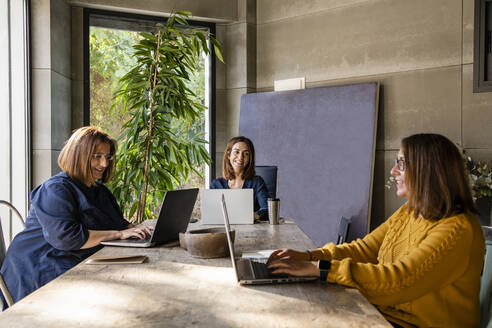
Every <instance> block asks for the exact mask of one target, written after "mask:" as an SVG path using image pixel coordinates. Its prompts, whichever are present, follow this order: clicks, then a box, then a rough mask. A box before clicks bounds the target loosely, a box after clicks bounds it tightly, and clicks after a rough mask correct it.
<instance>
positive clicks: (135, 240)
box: [127, 237, 150, 244]
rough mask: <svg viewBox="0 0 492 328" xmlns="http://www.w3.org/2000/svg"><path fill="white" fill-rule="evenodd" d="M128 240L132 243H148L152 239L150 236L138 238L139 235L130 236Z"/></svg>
mask: <svg viewBox="0 0 492 328" xmlns="http://www.w3.org/2000/svg"><path fill="white" fill-rule="evenodd" d="M127 240H131V242H132V243H142V244H143V243H147V242H149V241H150V238H147V239H140V238H137V237H130V238H128V239H127Z"/></svg>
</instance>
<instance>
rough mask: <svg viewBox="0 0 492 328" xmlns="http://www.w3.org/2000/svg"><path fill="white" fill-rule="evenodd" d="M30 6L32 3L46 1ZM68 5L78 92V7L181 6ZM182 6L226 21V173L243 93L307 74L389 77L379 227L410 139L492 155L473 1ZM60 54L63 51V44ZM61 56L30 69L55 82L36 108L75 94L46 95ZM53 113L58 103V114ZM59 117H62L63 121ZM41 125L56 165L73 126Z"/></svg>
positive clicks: (310, 82)
mask: <svg viewBox="0 0 492 328" xmlns="http://www.w3.org/2000/svg"><path fill="white" fill-rule="evenodd" d="M58 2H60V3H61V4H60V6H61V8H66V6H64V5H63V3H62V1H61V0H52V1H51V3H52V4H54V3H58ZM33 3H34V4H33V7H36V6H39V5H37V4H40V3H50V2H49V1H48V0H44V1H41V0H38V1H33ZM68 3H69V4H70V5H72V15H73V16H72V21H71V24H72V47H75V48H72V52H73V57H72V65H73V67H72V83H73V86H74V87H75V88H79V90H80V88H81V83H82V75H81V71H80V66H79V68H77V65H79V64H80V63H81V56H80V54H81V52H79V50H80V45H81V39H80V37H81V34H80V33H81V29H82V21H81V9H80V8H76V7H78V6H89V7H96V8H103V9H110V10H121V11H129V12H136V13H146V14H155V15H165V14H166V13H168V12H170V11H171V10H172V8H175V7H176V4H177V3H178V2H177V1H173V0H166V1H157V0H152V1H145V2H135V1H125V0H79V1H74V0H72V1H68ZM179 5H180V7H182V8H185V7H186V8H187V9H189V10H191V11H192V12H193V13H194V15H195V16H196V17H197V18H198V19H206V20H209V21H216V22H218V24H217V38H218V39H219V41H221V42H222V43H223V46H224V58H225V61H226V64H225V65H224V64H220V63H217V71H216V73H217V107H216V130H217V140H216V141H217V148H216V149H217V162H218V163H217V164H218V165H217V173H219V174H220V161H221V158H222V151H223V149H224V148H225V144H226V142H227V140H228V139H229V138H230V137H232V136H235V135H237V133H238V127H239V102H240V97H241V95H242V94H243V93H246V92H262V91H271V90H273V81H274V80H276V79H286V78H292V77H300V76H305V77H306V86H307V87H308V88H310V87H318V86H327V85H336V84H346V83H354V82H365V81H380V82H381V85H382V89H381V95H380V99H381V103H380V112H379V125H378V136H377V151H376V168H375V177H374V178H375V184H374V198H373V199H374V202H373V223H375V224H378V223H379V222H382V220H384V218H386V217H387V216H388V215H390V214H391V213H392V212H393V211H394V210H395V209H396V208H397V207H398V206H399V205H400V204H401V203H402V201H401V200H400V199H398V198H397V197H396V196H395V195H394V191H393V190H391V191H388V190H386V189H385V188H384V182H385V180H386V178H387V177H388V176H389V170H390V168H391V166H392V161H393V159H394V157H395V155H396V153H397V149H398V147H399V141H400V139H401V138H402V137H404V136H407V135H409V134H412V133H417V132H436V133H441V134H444V135H446V136H448V137H449V138H450V139H451V140H453V141H454V142H456V143H458V144H460V145H462V146H463V147H464V148H465V149H466V150H467V151H468V152H469V153H470V154H471V155H472V156H474V157H475V158H477V159H491V158H492V132H491V131H492V129H490V128H489V127H491V126H492V109H491V108H489V107H491V105H492V93H481V94H474V93H472V74H473V0H435V1H425V0H415V1H404V0H371V1H369V0H311V1H304V0H237V1H226V0H207V1H195V0H189V1H187V2H183V1H181V2H179ZM41 9H43V8H40V9H38V10H41ZM43 10H44V12H49V13H50V15H52V13H53V11H54V10H55V8H54V7H53V5H51V7H49V10H48V9H47V8H44V9H43ZM57 10H61V9H57ZM62 11H63V13H64V12H65V9H63V10H62ZM74 13H75V14H74ZM50 15H48V18H49V17H50ZM33 17H35V18H34V19H35V20H36V19H37V20H41V19H45V20H46V19H47V18H43V17H39V18H36V15H35V14H33ZM61 17H62V18H63V17H65V16H64V15H61ZM64 21H65V19H64V18H63V19H62V20H61V22H51V21H50V20H49V19H48V20H47V21H45V22H42V21H39V22H38V24H39V26H40V27H41V28H40V30H39V31H36V29H33V31H34V32H33V33H34V34H35V35H34V36H33V37H35V36H36V35H38V34H40V33H44V34H45V35H44V36H43V38H44V40H52V39H53V33H54V32H51V33H47V32H45V29H46V28H45V29H43V28H42V27H43V26H45V27H46V26H47V25H46V24H48V26H51V29H55V30H56V29H57V28H58V26H59V25H61V26H63V24H64V23H63V22H64ZM67 29H68V30H69V27H68V28H67ZM43 31H44V32H43ZM65 31H66V30H65ZM50 38H51V39H50ZM51 42H52V41H51ZM77 44H78V46H77ZM38 47H41V45H38ZM77 47H79V48H77ZM52 48H53V47H51V50H53V49H52ZM57 51H61V53H62V54H63V53H66V52H67V50H66V49H65V48H64V46H62V47H59V49H58V50H57ZM33 53H34V52H33ZM67 58H70V57H67ZM33 63H34V61H33ZM54 63H55V60H54V56H53V55H52V56H51V58H50V60H47V61H43V62H42V63H38V64H37V66H35V68H34V69H33V80H36V79H37V80H38V81H50V83H42V82H36V81H34V84H33V85H34V87H33V94H34V96H35V97H41V98H42V97H47V98H49V99H48V100H46V101H44V102H43V101H41V102H40V103H47V102H48V101H51V102H53V101H55V99H56V100H58V98H57V97H54V96H53V93H54V92H55V91H56V92H59V93H61V95H67V94H69V92H66V91H63V90H61V91H60V90H55V91H51V90H46V88H47V87H48V86H49V87H52V86H54V85H55V83H57V81H59V80H61V82H60V83H61V85H62V86H65V85H66V84H65V83H64V82H66V77H67V76H69V75H67V73H66V72H64V70H63V67H66V66H65V65H60V67H57V66H56V65H55V64H54ZM36 83H37V84H36ZM73 94H74V96H73V97H72V108H73V111H72V123H71V124H72V127H77V126H78V125H80V124H81V123H80V122H81V108H82V106H81V101H82V100H81V94H80V93H79V94H77V93H76V92H73ZM47 95H50V96H47ZM56 108H60V106H59V105H58V106H57V107H56ZM33 109H34V108H33ZM37 110H38V112H41V113H42V112H43V111H42V110H40V109H37ZM56 110H58V109H51V113H53V112H56ZM45 111H47V112H48V113H50V111H49V110H45ZM35 112H36V109H35ZM63 115H65V114H63ZM63 115H62V116H61V118H62V119H63V120H66V116H63ZM37 120H41V121H40V122H38V121H36V119H35V123H36V124H37V125H38V126H41V124H40V123H43V124H44V125H43V126H44V127H45V128H48V127H50V128H48V129H46V130H47V131H55V132H51V135H46V133H44V134H43V133H42V132H38V133H37V134H38V135H40V136H41V137H42V138H41V139H40V140H38V141H37V142H38V145H36V142H34V144H35V152H34V153H35V160H36V158H39V159H43V160H44V159H46V163H48V162H49V161H50V160H51V162H50V163H51V164H50V165H52V163H53V162H52V158H53V157H54V156H55V155H56V151H57V149H58V147H59V145H60V140H59V139H58V138H57V136H58V135H62V134H66V133H67V129H66V127H65V125H63V124H65V123H63V124H62V127H61V128H60V127H58V126H53V127H52V126H51V124H53V122H54V118H53V117H50V118H49V119H48V118H43V117H39V116H38V118H37ZM57 130H61V131H62V132H63V133H58V132H56V131H57ZM35 131H36V129H35ZM50 156H51V157H50Z"/></svg>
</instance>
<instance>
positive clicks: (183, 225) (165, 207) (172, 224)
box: [101, 188, 198, 247]
mask: <svg viewBox="0 0 492 328" xmlns="http://www.w3.org/2000/svg"><path fill="white" fill-rule="evenodd" d="M197 195H198V189H197V188H194V189H184V190H173V191H168V192H166V194H165V195H164V199H163V200H162V205H161V210H160V212H159V217H158V218H157V222H156V224H155V227H154V232H153V233H152V236H151V237H150V238H148V239H137V238H134V239H117V240H109V241H103V242H101V244H103V245H108V246H125V247H152V246H155V245H160V244H167V243H174V242H176V241H178V240H179V233H180V232H185V231H186V229H187V228H188V223H189V222H190V216H191V212H192V211H193V207H194V206H195V201H196V196H197Z"/></svg>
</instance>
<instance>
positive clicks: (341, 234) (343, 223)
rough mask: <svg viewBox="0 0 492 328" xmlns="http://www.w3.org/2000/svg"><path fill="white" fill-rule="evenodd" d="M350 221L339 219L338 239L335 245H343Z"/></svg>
mask: <svg viewBox="0 0 492 328" xmlns="http://www.w3.org/2000/svg"><path fill="white" fill-rule="evenodd" d="M350 222H351V221H350V219H347V218H346V217H344V216H342V217H341V218H340V224H339V226H338V239H337V245H340V244H343V243H344V242H345V241H346V240H347V235H348V231H349V228H350Z"/></svg>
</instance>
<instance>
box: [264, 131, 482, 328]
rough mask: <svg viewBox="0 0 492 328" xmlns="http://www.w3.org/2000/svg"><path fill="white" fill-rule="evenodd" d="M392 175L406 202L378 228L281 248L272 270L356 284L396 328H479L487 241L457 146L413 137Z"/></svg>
mask: <svg viewBox="0 0 492 328" xmlns="http://www.w3.org/2000/svg"><path fill="white" fill-rule="evenodd" d="M391 174H392V175H393V176H394V177H395V180H396V186H397V192H396V193H397V195H398V196H400V197H404V198H406V199H407V202H406V203H405V204H404V205H403V206H402V207H400V208H399V209H398V210H397V211H396V212H395V213H394V214H393V215H392V216H391V217H390V218H389V219H387V220H386V222H384V223H383V224H381V225H380V226H379V227H378V228H377V229H375V230H374V231H373V232H371V233H370V234H368V235H367V236H365V237H364V238H363V239H357V240H355V241H353V242H351V243H345V244H342V245H338V246H336V245H334V244H333V243H329V244H327V245H325V246H323V247H322V248H319V249H315V250H307V251H295V250H291V249H282V250H277V251H275V252H273V253H272V255H271V257H270V259H269V263H270V268H272V269H274V273H287V274H291V275H296V276H318V277H320V279H321V280H323V281H327V282H330V283H337V284H341V285H345V286H349V287H354V288H357V289H359V290H360V292H361V293H362V294H363V295H364V296H365V297H367V299H368V300H369V301H370V302H371V303H372V304H374V305H375V306H376V307H377V308H378V309H379V310H380V311H381V312H382V313H383V315H384V316H385V317H386V318H387V319H388V320H389V321H390V322H391V323H392V324H393V325H394V326H395V327H478V325H479V320H480V307H479V291H480V274H481V271H482V266H483V259H484V254H485V242H484V237H483V233H482V229H481V227H480V223H479V222H478V220H477V218H476V216H475V213H476V208H475V206H474V203H473V200H472V197H471V192H470V186H469V183H468V177H467V174H466V172H465V168H464V163H463V159H462V157H461V154H460V152H459V150H458V149H457V148H456V146H455V145H454V144H453V143H452V142H451V141H449V140H448V139H447V138H445V137H443V136H441V135H436V134H417V135H412V136H410V137H407V138H405V139H403V140H402V143H401V149H400V151H399V153H398V157H397V158H396V160H395V165H394V166H393V168H392V169H391Z"/></svg>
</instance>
